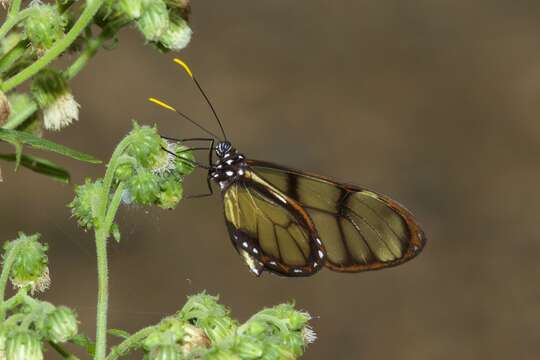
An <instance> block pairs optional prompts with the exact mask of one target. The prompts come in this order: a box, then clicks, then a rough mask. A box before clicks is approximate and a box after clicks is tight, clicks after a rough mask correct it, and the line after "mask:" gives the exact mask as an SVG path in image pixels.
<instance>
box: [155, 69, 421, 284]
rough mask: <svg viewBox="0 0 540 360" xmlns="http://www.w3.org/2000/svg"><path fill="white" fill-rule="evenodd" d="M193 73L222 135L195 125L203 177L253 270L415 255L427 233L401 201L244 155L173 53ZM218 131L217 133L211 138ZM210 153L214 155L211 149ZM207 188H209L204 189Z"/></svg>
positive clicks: (393, 261) (350, 268)
mask: <svg viewBox="0 0 540 360" xmlns="http://www.w3.org/2000/svg"><path fill="white" fill-rule="evenodd" d="M174 61H175V62H176V63H178V64H179V65H181V66H182V67H183V68H184V70H185V71H186V73H187V74H188V75H189V76H190V77H191V78H192V80H193V81H194V82H195V84H196V85H197V87H198V89H199V91H200V92H201V94H202V95H203V96H204V98H205V99H206V101H207V103H208V105H209V106H210V108H211V109H212V111H213V113H214V116H215V118H216V119H217V121H218V123H219V126H220V128H221V132H222V137H220V136H218V135H216V134H214V133H213V132H211V131H209V130H207V129H205V128H203V127H202V126H201V125H199V124H198V123H196V122H195V121H193V120H192V119H191V118H189V117H188V116H186V115H185V114H183V113H181V112H179V111H177V110H176V109H174V108H173V107H172V106H170V105H168V104H166V103H164V102H162V101H161V100H157V99H155V98H150V99H149V100H150V101H152V102H154V103H156V104H158V105H161V106H162V107H165V108H166V109H168V110H172V111H175V112H177V113H178V114H180V115H181V116H182V117H184V118H186V119H187V120H189V121H190V122H192V123H194V124H195V125H197V126H198V127H199V128H201V129H202V130H203V131H205V132H206V133H208V134H210V135H211V136H212V138H195V139H173V138H168V137H164V138H165V139H169V140H173V141H182V142H185V141H193V140H198V141H208V142H210V146H209V147H205V148H193V149H205V150H209V166H204V165H201V164H197V165H199V166H201V167H204V168H206V169H207V170H208V182H209V189H210V194H211V193H212V187H211V185H210V182H214V183H215V184H217V185H218V187H219V189H220V191H221V194H222V197H223V205H224V214H225V223H226V226H227V229H228V232H229V235H230V238H231V241H232V244H233V246H234V248H235V249H236V250H237V252H238V253H239V254H240V255H241V256H242V258H243V259H244V261H245V262H246V264H247V265H248V267H249V269H250V270H251V272H252V273H253V274H255V275H257V276H259V275H261V274H262V273H263V272H264V271H269V272H272V273H275V274H278V275H282V276H289V277H298V276H310V275H313V274H315V273H316V272H318V271H319V270H321V269H322V268H323V267H326V268H329V269H330V270H333V271H338V272H344V273H355V272H361V271H368V270H378V269H384V268H387V267H392V266H396V265H399V264H402V263H404V262H406V261H408V260H411V259H412V258H414V257H415V256H416V255H418V254H419V253H420V252H421V251H422V249H423V248H424V246H425V244H426V240H427V239H426V236H425V234H424V232H423V231H422V229H421V227H420V225H419V224H418V222H417V221H416V220H415V218H414V216H413V215H412V214H411V213H410V212H409V211H408V210H407V209H406V208H405V207H404V206H403V205H401V204H399V203H398V202H396V201H394V200H392V199H391V198H389V197H387V196H385V195H382V194H379V193H377V192H374V191H371V190H368V189H365V188H362V187H359V186H356V185H349V184H344V183H340V182H336V181H334V180H331V179H328V178H325V177H322V176H319V175H313V174H309V173H306V172H303V171H299V170H294V169H291V168H288V167H284V166H281V165H276V164H273V163H270V162H265V161H258V160H252V159H248V158H246V157H245V156H244V155H243V154H242V153H240V152H238V151H237V150H236V149H235V148H234V147H233V145H232V144H231V142H229V141H228V140H227V137H226V135H225V131H224V130H223V126H222V125H221V121H220V120H219V117H218V116H217V113H216V111H215V110H214V107H213V106H212V104H211V102H210V100H209V99H208V97H207V95H206V94H205V92H204V91H203V89H202V87H201V86H200V85H199V82H198V81H197V79H196V78H195V77H194V76H193V73H192V71H191V69H190V68H189V67H188V66H187V65H186V64H185V63H184V62H183V61H181V60H180V59H175V60H174ZM216 139H217V140H216ZM214 153H215V155H216V156H217V161H215V162H214V160H213V155H214ZM205 195H209V194H205Z"/></svg>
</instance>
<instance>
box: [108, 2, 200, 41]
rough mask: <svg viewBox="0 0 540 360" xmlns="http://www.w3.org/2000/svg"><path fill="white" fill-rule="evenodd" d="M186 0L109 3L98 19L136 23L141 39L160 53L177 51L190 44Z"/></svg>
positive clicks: (187, 3) (190, 32) (187, 4)
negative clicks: (149, 43) (160, 51)
mask: <svg viewBox="0 0 540 360" xmlns="http://www.w3.org/2000/svg"><path fill="white" fill-rule="evenodd" d="M188 14H189V1H187V0H120V1H112V0H109V1H107V2H106V3H105V5H104V7H103V8H102V10H101V18H102V19H105V21H106V20H107V19H111V18H113V19H118V18H124V19H126V20H129V21H135V23H136V24H137V28H138V29H139V31H140V32H141V33H142V34H143V36H144V38H145V39H146V40H147V41H149V42H151V43H153V44H156V45H157V46H158V48H160V49H162V50H165V51H167V50H174V51H178V50H181V49H183V48H185V47H186V46H187V45H188V43H189V41H190V40H191V34H192V31H191V28H190V27H189V24H188V22H187V20H188Z"/></svg>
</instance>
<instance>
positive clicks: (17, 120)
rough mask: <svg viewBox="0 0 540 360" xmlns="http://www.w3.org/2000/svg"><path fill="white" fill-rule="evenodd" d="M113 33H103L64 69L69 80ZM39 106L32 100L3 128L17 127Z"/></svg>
mask: <svg viewBox="0 0 540 360" xmlns="http://www.w3.org/2000/svg"><path fill="white" fill-rule="evenodd" d="M111 36H113V35H105V34H102V35H100V36H99V37H97V38H96V39H94V40H93V41H92V42H91V43H89V45H88V47H87V48H85V49H84V50H83V52H82V53H81V55H79V57H78V58H77V59H76V60H75V61H74V62H73V63H72V64H71V65H70V66H69V67H68V68H67V69H66V70H65V71H64V75H65V76H66V78H67V79H68V80H71V79H73V78H74V77H75V76H76V75H77V74H78V73H79V72H80V71H81V70H82V69H83V68H84V67H85V66H86V65H87V64H88V61H89V60H90V59H91V58H92V57H93V56H94V55H95V54H96V52H97V50H98V49H99V48H100V47H101V46H102V45H103V43H104V42H105V41H107V40H108V39H109V38H110V37H111ZM38 108H39V106H38V104H37V103H36V102H35V101H32V102H31V103H30V104H29V105H28V106H26V107H25V108H24V110H23V111H19V112H18V113H17V114H13V116H12V117H10V119H9V120H8V122H6V123H5V124H4V126H2V128H3V129H11V130H13V129H16V128H17V127H18V126H19V125H21V124H22V123H23V122H25V121H26V119H28V118H29V117H30V116H32V115H33V114H34V113H35V112H36V111H37V110H38Z"/></svg>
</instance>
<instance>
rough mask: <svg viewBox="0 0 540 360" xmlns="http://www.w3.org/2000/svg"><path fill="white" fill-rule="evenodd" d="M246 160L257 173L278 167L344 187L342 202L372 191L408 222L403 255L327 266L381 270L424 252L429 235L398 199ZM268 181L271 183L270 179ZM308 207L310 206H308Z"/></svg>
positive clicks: (305, 174) (352, 270) (336, 269)
mask: <svg viewBox="0 0 540 360" xmlns="http://www.w3.org/2000/svg"><path fill="white" fill-rule="evenodd" d="M246 162H247V164H248V165H249V166H250V167H251V170H252V171H253V172H254V173H257V170H256V167H267V168H272V169H277V170H280V171H282V172H285V173H290V174H294V175H296V176H302V177H308V178H313V179H315V180H319V181H322V182H327V183H330V184H332V185H334V186H336V187H338V188H340V189H342V190H343V191H344V192H345V196H342V197H341V199H340V202H344V201H346V199H347V197H348V196H350V194H353V193H356V192H363V191H366V192H370V193H372V194H375V195H376V196H377V198H379V199H380V200H381V201H382V202H384V203H385V204H386V205H387V206H388V207H390V208H391V209H392V210H394V211H395V212H396V213H398V214H399V216H401V218H402V219H403V220H404V221H405V223H406V224H407V229H408V231H409V234H410V236H409V241H408V247H407V249H406V250H405V252H404V254H403V256H402V257H400V258H399V259H396V260H393V261H389V262H374V263H371V264H357V265H351V266H347V267H338V266H335V265H334V264H332V263H331V262H330V261H326V263H325V266H326V267H327V268H329V269H331V270H333V271H338V272H344V273H348V272H350V273H356V272H362V271H371V270H380V269H385V268H389V267H394V266H397V265H400V264H402V263H404V262H407V261H409V260H411V259H413V258H415V257H416V256H417V255H418V254H419V253H420V252H422V250H423V249H424V247H425V245H426V243H427V237H426V235H425V233H424V231H423V230H422V228H421V227H420V225H419V224H418V221H416V219H415V217H414V215H413V214H412V213H411V212H410V211H409V210H408V209H407V208H406V207H405V206H403V205H401V204H400V203H398V202H397V201H395V200H393V199H391V198H390V197H388V196H386V195H383V194H380V193H378V192H376V191H372V190H369V189H366V188H362V187H359V186H357V185H351V184H343V183H340V182H337V181H335V180H332V179H330V178H327V177H324V176H320V175H316V174H311V173H308V172H305V171H301V170H297V169H292V168H288V167H285V166H282V165H278V164H274V163H272V162H268V161H260V160H246ZM260 176H261V177H262V178H264V176H263V175H260ZM265 180H266V179H265ZM266 181H268V180H266ZM288 181H289V185H291V182H294V181H293V180H292V178H289V179H288ZM268 182H269V183H270V181H268ZM294 194H295V193H294V192H293V193H292V194H291V195H289V196H291V197H292V198H293V200H295V201H296V202H298V203H300V202H299V201H298V199H295V198H294V196H295V195H294ZM306 208H309V207H306ZM308 216H309V215H308ZM323 243H324V239H323Z"/></svg>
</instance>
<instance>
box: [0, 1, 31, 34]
mask: <svg viewBox="0 0 540 360" xmlns="http://www.w3.org/2000/svg"><path fill="white" fill-rule="evenodd" d="M19 2H20V1H19ZM34 11H35V9H33V8H31V7H30V8H27V9H24V10H23V11H21V12H18V13H17V14H14V15H8V17H7V19H6V21H5V22H4V23H3V24H2V27H0V38H3V37H4V36H6V34H7V33H8V32H9V30H11V29H12V28H13V27H14V26H15V25H17V23H19V22H20V21H22V20H24V19H25V18H26V17H28V16H29V15H30V14H32V12H34Z"/></svg>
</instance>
